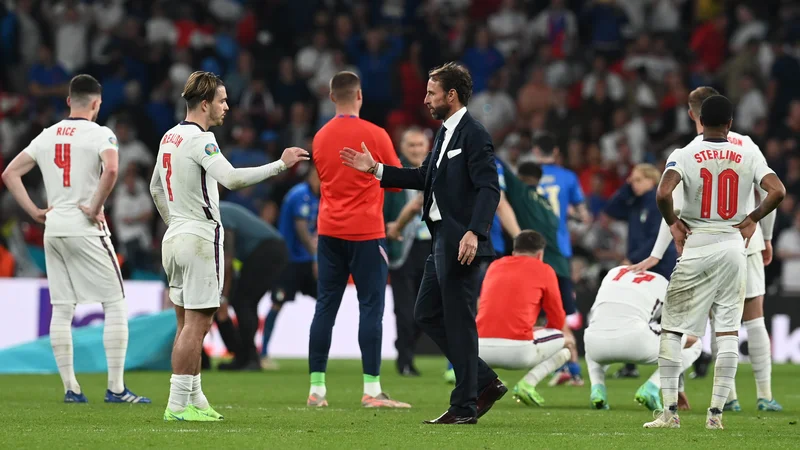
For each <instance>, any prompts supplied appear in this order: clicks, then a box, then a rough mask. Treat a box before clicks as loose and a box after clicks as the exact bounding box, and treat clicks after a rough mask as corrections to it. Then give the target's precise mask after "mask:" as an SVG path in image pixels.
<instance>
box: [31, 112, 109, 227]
mask: <svg viewBox="0 0 800 450" xmlns="http://www.w3.org/2000/svg"><path fill="white" fill-rule="evenodd" d="M106 150H110V151H115V152H116V151H118V150H119V145H118V144H117V137H116V136H115V135H114V132H112V131H111V130H110V129H108V127H103V126H100V125H98V124H96V123H95V122H92V121H89V120H84V119H72V118H70V119H64V120H62V121H61V122H58V123H56V124H55V125H53V126H51V127H49V128H46V129H45V130H43V131H42V132H41V133H40V134H39V136H37V137H36V139H34V140H33V142H31V144H30V145H29V146H28V147H27V148H26V149H25V150H23V151H24V152H25V153H27V154H28V155H29V156H30V157H31V158H33V160H34V161H36V165H38V166H39V170H41V172H42V179H43V180H44V188H45V190H46V191H47V204H48V206H50V207H52V208H53V210H52V211H50V212H49V213H47V222H46V223H45V230H44V235H45V236H47V237H61V236H108V235H109V232H108V229H107V228H106V227H103V230H100V229H98V228H97V226H95V225H94V224H92V223H91V222H90V221H89V219H88V218H87V217H86V216H85V215H84V214H83V212H82V211H81V210H80V209H79V206H81V205H86V206H89V204H90V203H91V201H92V197H93V196H94V193H95V191H97V185H98V183H99V182H100V174H101V173H102V170H103V162H102V160H101V159H100V154H101V153H103V152H104V151H106Z"/></svg>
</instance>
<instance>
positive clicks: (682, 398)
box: [678, 392, 692, 411]
mask: <svg viewBox="0 0 800 450" xmlns="http://www.w3.org/2000/svg"><path fill="white" fill-rule="evenodd" d="M690 409H692V407H691V406H689V398H688V397H686V393H685V392H678V411H689V410H690Z"/></svg>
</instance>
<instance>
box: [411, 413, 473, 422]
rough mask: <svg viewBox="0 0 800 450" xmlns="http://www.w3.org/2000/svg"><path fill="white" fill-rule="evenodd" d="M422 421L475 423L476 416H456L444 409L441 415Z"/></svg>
mask: <svg viewBox="0 0 800 450" xmlns="http://www.w3.org/2000/svg"><path fill="white" fill-rule="evenodd" d="M422 423H424V424H427V425H475V424H476V423H478V418H477V417H473V416H457V415H455V414H453V413H451V412H450V411H445V413H444V414H442V415H441V416H439V417H437V418H435V419H433V420H425V421H423V422H422Z"/></svg>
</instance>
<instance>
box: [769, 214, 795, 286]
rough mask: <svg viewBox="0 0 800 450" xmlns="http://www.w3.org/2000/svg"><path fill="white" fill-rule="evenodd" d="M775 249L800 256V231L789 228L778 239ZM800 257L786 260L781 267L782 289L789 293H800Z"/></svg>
mask: <svg viewBox="0 0 800 450" xmlns="http://www.w3.org/2000/svg"><path fill="white" fill-rule="evenodd" d="M775 248H776V249H779V250H782V251H785V252H789V253H793V254H794V255H800V230H798V229H797V227H792V228H787V229H786V230H784V231H783V232H782V233H781V235H780V236H779V237H778V242H777V244H775ZM798 274H800V256H794V257H793V258H786V259H784V260H783V265H782V266H781V288H783V290H784V291H787V292H795V293H796V292H800V276H798Z"/></svg>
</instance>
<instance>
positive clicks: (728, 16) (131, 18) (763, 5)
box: [0, 0, 800, 292]
mask: <svg viewBox="0 0 800 450" xmlns="http://www.w3.org/2000/svg"><path fill="white" fill-rule="evenodd" d="M0 36H2V41H0V54H1V55H2V61H3V64H2V67H0V169H1V168H2V167H3V165H4V163H7V162H8V161H10V160H11V159H12V158H13V157H14V156H15V155H16V154H17V153H19V152H20V151H21V150H22V149H24V148H25V146H26V145H27V144H28V143H29V142H30V141H31V139H32V138H33V137H35V136H36V135H37V134H38V133H39V132H40V131H41V130H42V128H44V127H47V126H49V125H50V124H52V123H54V122H56V121H57V120H59V119H60V118H62V117H64V115H65V113H66V111H67V109H66V104H65V101H64V98H65V96H66V93H67V83H68V81H69V79H70V77H71V76H72V75H74V74H77V73H81V72H87V73H90V74H92V75H94V76H96V77H97V78H98V79H99V80H100V81H101V83H102V85H103V104H102V108H101V112H100V116H99V119H98V121H99V122H100V123H101V124H105V125H107V126H109V127H110V128H111V129H112V130H114V131H115V133H116V134H117V137H118V140H119V144H120V146H119V154H120V178H119V180H118V182H117V186H116V188H115V190H114V192H113V193H112V196H111V198H110V199H109V202H108V204H107V206H106V208H107V209H106V211H107V212H106V217H107V218H108V219H109V221H110V225H111V227H112V229H113V233H114V240H115V241H114V242H115V245H116V248H117V251H118V252H119V253H120V254H121V257H122V258H123V259H124V261H125V264H124V267H125V276H126V277H133V278H159V276H160V275H159V273H160V271H161V269H160V256H159V247H160V236H161V235H162V233H163V224H162V223H161V221H160V220H159V219H158V217H157V216H158V215H157V214H156V213H155V210H154V208H153V204H152V201H151V199H150V194H149V192H148V188H147V185H148V181H149V177H150V175H151V173H152V167H153V164H154V162H155V155H156V153H157V149H158V143H159V139H160V137H161V136H162V134H163V133H164V132H165V131H166V130H167V129H169V128H170V127H172V126H173V125H174V124H175V123H176V122H178V121H180V120H182V119H183V118H184V114H185V110H184V108H185V105H184V103H183V101H181V99H180V93H181V90H182V88H183V85H184V83H185V81H186V79H187V77H188V76H189V74H190V73H191V72H192V71H194V70H207V71H213V72H215V73H217V74H220V75H221V76H222V77H223V79H224V81H225V83H226V86H227V91H228V96H229V103H230V105H231V108H232V111H231V114H229V118H228V119H226V122H225V124H224V126H222V127H219V128H217V129H214V130H213V131H214V132H215V133H216V135H217V139H218V141H219V143H220V145H221V148H222V149H223V152H224V153H225V155H226V156H227V157H228V158H229V159H230V161H231V163H232V164H233V165H234V166H237V167H242V166H252V165H257V164H264V163H267V162H270V161H273V160H275V159H276V158H278V157H280V152H281V151H282V149H283V148H284V147H287V146H300V147H304V148H307V149H310V148H311V139H312V137H313V135H314V132H315V131H316V130H317V129H319V127H320V126H322V125H323V124H324V123H325V122H326V121H327V120H329V119H330V118H331V117H332V116H333V114H334V109H333V104H332V103H331V102H330V100H329V98H328V81H329V80H330V78H331V77H332V76H333V75H334V74H335V73H336V72H338V71H341V70H352V71H354V72H356V73H358V74H359V76H360V77H361V79H362V83H363V94H364V107H363V110H362V117H363V118H365V119H367V120H370V121H373V122H375V123H377V124H379V125H381V126H383V127H385V128H386V129H387V131H389V134H390V136H392V137H393V139H395V141H396V142H395V145H396V146H398V142H397V140H399V137H400V136H401V135H402V132H403V131H404V130H405V129H406V128H408V127H409V126H412V125H416V126H420V127H423V128H424V129H425V130H426V133H427V135H428V136H429V137H430V136H432V132H431V129H433V130H435V129H436V128H437V127H438V126H439V125H438V123H437V122H436V121H433V120H432V119H431V117H430V113H429V112H428V110H427V109H426V108H424V106H423V103H422V101H423V98H424V96H425V86H426V82H427V71H428V69H430V68H431V67H433V66H436V65H438V64H441V63H443V62H445V61H448V60H458V61H461V62H463V63H464V64H465V65H466V66H467V67H468V68H469V69H470V71H471V73H472V77H473V81H474V96H473V98H472V100H471V102H470V104H469V110H470V112H471V113H472V114H473V115H475V116H476V117H477V118H478V119H479V120H480V121H482V122H483V124H484V125H485V126H486V128H487V129H488V130H489V131H490V133H491V134H492V136H493V138H494V144H495V149H496V152H497V156H498V157H499V158H502V159H503V160H504V161H505V162H507V163H508V164H509V166H511V167H512V168H513V167H515V166H516V164H517V163H518V162H519V161H520V160H524V159H525V158H526V157H528V156H529V155H530V151H531V146H532V144H531V142H532V139H534V138H535V137H536V136H537V135H539V134H541V133H543V132H549V133H552V134H554V135H555V136H557V139H558V143H559V147H560V156H561V158H560V162H561V164H563V165H564V166H566V167H568V168H570V169H572V170H574V171H575V172H576V173H577V174H578V176H579V179H580V182H581V186H582V188H583V190H584V193H585V194H586V197H587V202H588V206H589V209H590V211H591V212H592V213H593V216H594V220H593V223H592V224H591V225H590V226H585V225H582V224H575V226H574V229H573V234H572V239H573V245H574V247H575V248H576V251H575V254H576V257H575V258H574V261H573V269H574V270H573V278H574V279H575V281H577V282H579V284H578V285H579V286H584V287H587V286H591V285H592V284H593V283H596V282H597V275H598V274H599V273H600V272H601V271H602V270H603V268H608V267H613V266H614V265H616V264H618V263H619V261H621V260H622V259H623V258H624V255H625V233H626V229H625V228H626V225H625V224H623V223H618V222H614V221H612V220H610V219H609V218H608V217H607V216H605V215H604V214H602V209H603V206H604V204H605V203H606V202H607V200H608V199H609V197H610V196H611V195H612V194H613V193H614V192H615V190H616V189H618V188H619V187H620V186H621V185H622V184H624V183H625V180H626V178H627V176H628V175H629V172H630V169H631V167H632V166H633V165H635V164H637V163H640V162H650V163H653V164H655V165H656V166H657V167H660V168H662V169H663V164H664V160H665V159H666V156H667V155H668V154H669V152H670V151H672V150H673V149H675V148H678V147H680V146H683V145H685V144H686V143H687V142H688V141H689V140H691V139H692V138H693V137H694V136H695V134H696V132H695V128H694V125H693V124H692V122H691V121H690V119H689V116H688V115H687V106H686V101H687V95H688V93H689V92H690V91H691V90H692V89H694V88H696V87H698V86H703V85H711V86H714V87H716V88H717V89H718V90H719V91H721V92H722V93H723V94H724V95H726V96H728V97H729V98H730V99H731V100H732V101H733V102H734V104H735V105H736V111H735V120H734V125H733V129H734V130H735V131H739V132H741V133H746V134H748V135H750V136H751V137H752V138H753V140H754V141H755V142H756V143H757V144H758V145H759V146H760V148H761V150H762V151H763V152H764V154H765V155H766V158H767V160H768V162H769V164H770V166H771V167H772V168H773V169H774V170H775V171H776V172H777V173H778V175H779V176H780V178H781V179H782V180H783V182H784V183H785V185H786V187H787V190H788V195H787V197H786V200H785V201H784V202H783V204H782V205H781V206H780V210H779V212H778V219H777V224H776V229H775V242H774V244H775V251H776V259H775V262H774V263H773V264H772V265H770V266H769V267H768V268H767V273H768V275H767V277H768V284H771V285H773V289H777V288H782V289H784V290H791V291H800V277H797V276H794V277H791V276H788V277H787V276H783V277H781V276H780V275H781V272H782V273H783V274H787V273H794V274H797V273H800V209H798V206H797V199H798V195H800V2H797V1H791V0H785V1H783V0H761V1H722V0H382V1H381V0H294V1H289V0H260V1H246V0H207V1H199V0H182V1H157V0H153V1H150V0H93V1H91V0H84V1H79V0H59V1H52V0H41V1H36V0H16V1H13V0H7V1H4V2H2V5H0ZM306 170H307V167H302V166H301V167H299V168H298V169H297V170H294V171H292V172H288V173H285V174H283V175H282V176H280V177H279V178H275V179H271V180H269V181H268V182H265V183H263V184H261V185H258V186H254V187H251V188H248V189H245V190H242V191H239V192H235V193H223V194H222V196H223V198H225V199H226V200H229V201H232V202H235V203H238V204H240V205H243V206H245V207H246V208H248V209H250V210H251V211H253V212H254V213H256V214H258V215H259V216H260V217H261V218H263V220H265V221H267V222H270V223H273V224H274V223H276V221H277V220H278V213H279V211H280V204H281V201H282V199H283V196H284V194H285V193H286V192H287V191H288V189H290V188H291V186H292V185H294V184H295V183H297V182H298V181H300V180H301V179H302V177H303V174H304V171H306ZM25 182H26V185H27V186H28V189H29V190H30V191H31V192H32V193H34V194H35V201H36V202H37V203H38V204H39V205H44V204H45V197H44V192H43V188H42V183H41V176H40V175H39V174H38V172H36V173H32V174H29V175H28V176H27V177H26V179H25ZM0 236H2V238H0V239H2V241H0V244H2V245H1V246H0V276H14V275H16V276H39V275H41V274H42V273H43V272H42V270H43V263H42V261H43V257H41V253H42V251H41V245H42V228H41V227H40V226H38V225H36V224H34V223H32V222H31V221H30V220H29V218H28V217H25V215H24V214H23V213H22V211H21V210H20V209H19V208H18V207H17V205H16V203H15V202H14V201H13V199H12V198H10V195H8V193H7V192H6V191H5V190H4V189H3V187H2V185H1V184H0ZM12 255H13V262H14V263H13V264H12V266H11V268H10V269H9V268H8V267H7V266H8V261H10V260H11V259H9V258H12ZM781 278H782V280H781ZM579 292H580V289H579Z"/></svg>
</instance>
